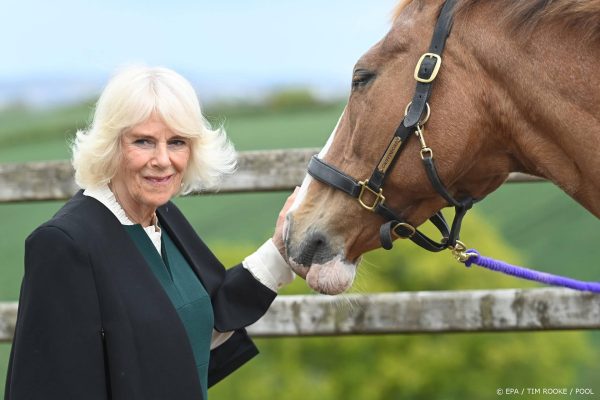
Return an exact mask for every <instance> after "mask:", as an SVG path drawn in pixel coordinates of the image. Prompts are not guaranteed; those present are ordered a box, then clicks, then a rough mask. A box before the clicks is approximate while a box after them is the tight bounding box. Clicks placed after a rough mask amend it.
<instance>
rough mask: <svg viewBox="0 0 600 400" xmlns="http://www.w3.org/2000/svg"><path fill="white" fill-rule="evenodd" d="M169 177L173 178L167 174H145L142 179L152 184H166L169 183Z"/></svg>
mask: <svg viewBox="0 0 600 400" xmlns="http://www.w3.org/2000/svg"><path fill="white" fill-rule="evenodd" d="M171 178H173V175H168V176H162V177H161V176H145V177H144V179H145V180H146V181H147V182H149V183H150V184H152V185H159V186H162V185H167V184H169V183H171Z"/></svg>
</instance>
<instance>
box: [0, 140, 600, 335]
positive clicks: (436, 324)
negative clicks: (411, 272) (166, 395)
mask: <svg viewBox="0 0 600 400" xmlns="http://www.w3.org/2000/svg"><path fill="white" fill-rule="evenodd" d="M316 152H317V149H294V150H273V151H253V152H242V153H240V158H239V169H238V171H237V172H236V173H235V174H234V175H232V176H229V177H227V178H226V179H225V180H224V182H223V185H222V186H221V189H220V191H219V192H220V193H233V192H257V191H277V190H291V189H292V188H293V187H294V186H296V185H298V184H299V183H300V182H301V181H302V178H303V177H304V175H305V173H306V165H307V164H308V160H309V159H310V157H311V156H312V155H313V154H315V153H316ZM508 181H509V182H531V181H541V179H539V178H536V177H532V176H529V175H524V174H511V176H510V177H509V180H508ZM77 190H78V188H77V186H76V185H75V183H74V182H73V170H72V168H71V166H70V164H69V163H68V162H67V161H52V162H32V163H21V164H4V165H0V203H11V202H25V201H40V200H64V199H67V198H69V197H70V196H72V195H73V194H74V193H75V192H76V191H77ZM16 314H17V303H0V341H9V340H11V338H12V335H13V332H14V326H15V321H16ZM599 328H600V295H594V294H590V293H582V292H576V291H572V290H568V289H557V288H543V289H526V290H517V289H511V290H487V291H481V290H477V291H444V292H442V291H438V292H408V293H379V294H364V295H356V294H351V295H340V296H337V297H332V296H322V295H305V296H279V297H278V298H277V299H276V300H275V302H274V303H273V305H272V306H271V308H270V309H269V311H268V312H267V314H266V315H265V316H264V317H263V318H262V319H261V320H260V321H258V322H257V323H256V324H254V325H252V326H251V327H250V328H249V330H250V332H251V333H252V334H253V335H255V336H257V337H273V336H316V335H347V334H381V333H441V332H475V331H530V330H563V329H599Z"/></svg>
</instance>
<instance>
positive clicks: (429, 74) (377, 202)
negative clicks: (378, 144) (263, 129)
mask: <svg viewBox="0 0 600 400" xmlns="http://www.w3.org/2000/svg"><path fill="white" fill-rule="evenodd" d="M454 3H455V0H446V2H445V3H444V6H443V7H442V10H441V12H440V15H439V17H438V20H437V23H436V25H435V29H434V31H433V38H432V39H431V44H430V46H429V50H428V52H427V53H425V54H423V55H422V56H421V58H420V59H419V62H418V63H417V66H416V68H415V73H414V78H415V80H416V81H417V87H416V89H415V95H414V96H413V99H412V101H411V102H410V103H409V104H408V106H407V107H406V111H405V115H404V119H403V120H402V122H401V123H400V125H399V126H398V128H397V129H396V131H395V133H394V136H393V138H392V140H391V141H390V143H389V145H388V147H387V149H386V151H385V152H384V153H383V156H382V157H381V159H380V161H379V163H378V164H377V167H376V168H375V169H374V170H373V173H372V174H371V177H370V178H369V179H366V180H364V181H357V180H356V179H354V178H352V177H350V176H349V175H347V174H345V173H343V172H342V171H340V170H338V169H337V168H335V167H333V166H331V165H329V164H327V163H325V162H324V161H322V160H320V159H319V158H317V156H313V157H312V158H311V160H310V162H309V164H308V173H309V174H310V175H311V176H313V177H314V178H315V179H317V180H318V181H320V182H323V183H325V184H328V185H330V186H332V187H334V188H335V189H338V190H341V191H342V192H345V193H347V194H348V195H350V196H352V197H354V198H356V199H358V202H359V203H360V205H361V206H362V207H363V208H365V209H367V210H369V211H371V212H375V213H377V214H379V215H381V216H382V217H383V218H384V219H385V220H386V221H388V222H386V223H385V224H383V225H382V226H381V228H380V230H379V234H380V239H381V245H382V247H383V248H385V249H387V250H389V249H391V248H392V240H393V239H392V235H395V236H397V237H399V238H403V239H406V238H408V239H410V240H412V241H413V242H414V243H416V244H417V245H419V246H421V247H422V248H424V249H426V250H429V251H433V252H438V251H441V250H444V249H446V248H452V249H453V248H455V247H456V246H457V244H458V245H459V246H460V245H461V243H460V241H459V234H460V227H461V223H462V220H463V218H464V216H465V214H466V213H467V211H468V210H469V209H470V208H471V207H472V206H473V203H474V202H475V200H474V199H473V198H471V197H467V198H465V199H462V200H460V201H459V200H456V199H455V198H454V197H453V196H452V195H451V194H450V192H448V190H447V189H446V187H445V186H444V184H443V183H442V181H441V180H440V177H439V175H438V173H437V170H436V168H435V163H434V161H433V151H432V150H431V149H430V148H429V147H427V144H426V142H425V137H424V134H423V131H424V125H425V123H426V122H427V120H428V119H429V115H430V111H431V110H430V108H429V104H428V103H427V100H429V96H430V94H431V88H432V82H433V81H434V80H435V78H436V76H437V74H438V72H439V69H440V66H441V64H442V57H441V54H442V52H443V50H444V46H445V44H446V38H447V37H448V35H449V34H450V28H451V26H452V9H453V6H454ZM424 114H425V115H424ZM412 134H415V136H417V138H418V139H419V142H420V145H421V160H422V161H423V166H424V167H425V171H426V172H427V176H428V177H429V180H430V182H431V184H432V186H433V187H434V189H435V190H436V191H437V193H438V194H439V195H440V196H442V197H443V198H444V199H445V200H446V201H447V202H448V203H449V204H451V205H452V206H454V208H455V216H454V220H453V222H452V226H451V228H449V227H448V224H447V222H446V220H445V218H444V216H443V215H442V213H441V211H438V212H437V213H436V214H435V215H433V216H432V217H431V218H430V219H429V220H430V221H431V222H432V223H433V224H434V225H435V226H436V227H437V229H438V230H439V231H440V233H441V234H442V240H441V241H440V242H439V243H438V242H435V241H434V240H432V239H430V238H428V237H427V236H426V235H424V234H423V233H421V232H420V231H419V230H417V229H416V228H415V227H413V226H412V225H410V224H408V223H407V222H406V221H405V220H404V219H403V218H402V217H400V216H399V215H398V214H397V213H395V212H394V211H393V210H391V209H390V208H389V207H387V205H386V204H385V197H384V195H383V183H384V181H385V178H386V177H387V175H388V173H389V170H390V167H391V166H392V165H393V164H394V163H395V161H396V159H397V158H398V156H399V155H400V153H401V152H402V150H404V148H405V145H406V143H407V141H408V140H407V139H408V138H409V137H410V136H411V135H412ZM366 196H369V197H371V200H370V201H369V200H367V199H366ZM373 196H374V199H373Z"/></svg>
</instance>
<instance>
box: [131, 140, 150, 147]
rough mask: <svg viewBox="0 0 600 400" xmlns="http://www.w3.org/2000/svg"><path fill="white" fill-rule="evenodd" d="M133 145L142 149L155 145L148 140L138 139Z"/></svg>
mask: <svg viewBox="0 0 600 400" xmlns="http://www.w3.org/2000/svg"><path fill="white" fill-rule="evenodd" d="M133 144H135V145H136V146H140V147H150V146H152V145H153V143H152V142H151V141H150V140H148V139H136V140H135V141H134V142H133Z"/></svg>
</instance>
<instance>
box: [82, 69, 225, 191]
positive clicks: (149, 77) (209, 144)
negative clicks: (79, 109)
mask: <svg viewBox="0 0 600 400" xmlns="http://www.w3.org/2000/svg"><path fill="white" fill-rule="evenodd" d="M154 113H155V114H156V115H158V116H160V117H161V118H162V120H163V121H164V123H165V124H166V125H167V126H169V128H171V129H172V130H173V131H174V132H177V134H179V135H181V136H183V137H187V138H189V139H191V154H190V160H189V162H188V166H187V169H186V171H185V173H184V176H183V181H182V190H181V192H180V193H189V192H191V191H194V190H203V189H208V188H214V187H216V186H217V185H218V184H219V181H220V178H221V177H222V176H223V174H228V173H232V172H234V170H235V167H236V153H235V149H234V147H233V145H232V144H231V142H230V141H229V140H228V139H227V135H226V133H225V130H224V129H223V128H222V127H219V128H216V129H214V130H213V129H212V128H211V126H210V123H209V122H208V121H207V120H206V118H204V116H203V115H202V110H201V108H200V103H199V101H198V97H197V95H196V92H195V91H194V89H193V88H192V85H191V84H190V83H189V82H188V81H187V80H186V79H185V78H183V77H182V76H181V75H179V74H177V73H176V72H175V71H172V70H170V69H167V68H162V67H154V68H151V67H144V66H132V67H127V68H125V69H123V70H121V71H119V72H118V73H117V74H116V75H114V76H113V77H112V79H111V80H110V81H109V82H108V84H107V86H106V87H105V88H104V91H103V92H102V94H101V95H100V98H99V99H98V102H97V103H96V110H95V112H94V117H93V121H92V123H91V124H90V126H89V127H88V129H85V130H80V131H78V132H77V134H76V137H75V139H74V140H73V143H72V144H71V151H72V154H73V158H72V164H73V168H74V169H75V182H76V183H77V184H78V185H79V186H80V187H82V188H88V187H97V186H101V185H104V184H107V183H109V182H110V180H111V179H112V178H113V177H114V175H115V173H116V172H117V168H118V165H119V162H120V161H121V146H120V143H121V140H120V139H121V135H122V133H123V132H124V131H126V130H128V129H130V128H132V127H134V126H135V125H137V124H140V123H142V122H144V121H146V120H147V119H148V118H149V117H150V116H151V115H152V114H154Z"/></svg>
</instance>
